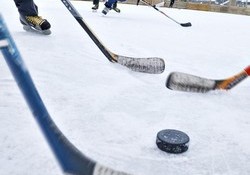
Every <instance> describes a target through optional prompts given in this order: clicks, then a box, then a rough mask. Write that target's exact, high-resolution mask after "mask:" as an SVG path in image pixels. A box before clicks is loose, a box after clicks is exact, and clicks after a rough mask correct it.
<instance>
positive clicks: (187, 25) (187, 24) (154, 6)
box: [141, 0, 192, 27]
mask: <svg viewBox="0 0 250 175" xmlns="http://www.w3.org/2000/svg"><path fill="white" fill-rule="evenodd" d="M141 1H142V2H143V3H144V4H146V5H149V6H151V7H153V8H154V9H155V10H157V11H158V12H160V13H161V14H163V15H164V16H166V17H167V18H169V19H171V20H172V21H174V22H175V23H177V24H179V25H181V26H182V27H190V26H192V24H191V23H190V22H188V23H180V22H178V21H176V20H175V19H173V18H172V17H170V16H168V15H167V14H166V13H164V12H163V11H161V10H159V9H158V8H157V7H156V5H152V4H150V3H149V2H147V1H145V0H141Z"/></svg>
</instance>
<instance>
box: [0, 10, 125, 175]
mask: <svg viewBox="0 0 250 175" xmlns="http://www.w3.org/2000/svg"><path fill="white" fill-rule="evenodd" d="M0 41H1V43H5V44H1V47H0V50H1V51H2V53H3V56H4V58H5V61H6V62H7V64H8V66H9V69H10V70H11V72H12V74H13V76H14V78H15V80H16V82H17V84H18V86H19V89H20V90H21V92H22V94H23V96H24V98H25V100H26V102H27V104H28V105H29V107H30V110H31V111H32V113H33V116H34V118H35V119H36V120H37V122H38V124H39V126H40V128H41V130H42V132H43V134H44V136H45V138H46V139H47V142H48V143H49V145H50V148H51V149H52V151H53V153H54V155H55V157H56V158H57V160H58V162H59V164H60V166H61V168H62V169H63V171H64V172H65V173H67V174H74V175H128V174H127V173H123V172H119V171H116V170H113V169H111V168H108V167H105V166H102V165H100V164H99V163H97V162H95V161H93V160H91V159H90V158H88V157H86V156H85V155H83V154H82V153H81V152H80V151H79V150H78V149H77V148H76V147H75V146H74V145H73V144H72V143H71V142H70V141H69V140H68V139H67V138H66V137H65V136H64V134H63V133H62V132H61V131H60V130H59V128H58V127H57V126H56V124H55V123H54V121H53V120H52V118H51V117H50V115H49V113H48V111H47V109H46V107H45V105H44V103H43V101H42V99H41V98H40V95H39V93H38V91H37V89H36V87H35V85H34V83H33V81H32V78H31V76H30V74H29V72H28V69H27V68H26V67H25V64H24V62H23V60H22V57H21V55H20V53H19V51H18V49H17V47H16V45H15V43H14V40H13V39H12V37H11V35H10V33H9V31H8V29H7V27H6V25H5V23H4V21H3V19H2V17H1V15H0Z"/></svg>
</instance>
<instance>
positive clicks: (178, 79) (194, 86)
mask: <svg viewBox="0 0 250 175" xmlns="http://www.w3.org/2000/svg"><path fill="white" fill-rule="evenodd" d="M248 76H250V66H248V67H246V68H245V69H244V70H243V71H241V72H240V73H238V74H236V75H233V76H232V77H229V78H226V79H222V80H213V79H207V78H203V77H198V76H195V75H191V74H186V73H181V72H172V73H171V74H170V75H169V76H168V78H167V81H166V87H167V88H168V89H171V90H178V91H185V92H199V93H206V92H208V91H211V90H230V89H232V88H233V87H235V86H236V85H237V84H239V83H240V82H241V81H243V80H244V79H246V78H247V77H248Z"/></svg>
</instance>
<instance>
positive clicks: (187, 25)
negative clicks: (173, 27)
mask: <svg viewBox="0 0 250 175" xmlns="http://www.w3.org/2000/svg"><path fill="white" fill-rule="evenodd" d="M180 25H181V26H182V27H191V26H192V24H191V23H190V22H187V23H180Z"/></svg>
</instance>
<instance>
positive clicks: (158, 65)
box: [117, 56, 165, 74]
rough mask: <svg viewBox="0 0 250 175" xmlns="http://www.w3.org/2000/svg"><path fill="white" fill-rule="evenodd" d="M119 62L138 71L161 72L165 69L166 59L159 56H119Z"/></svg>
mask: <svg viewBox="0 0 250 175" xmlns="http://www.w3.org/2000/svg"><path fill="white" fill-rule="evenodd" d="M117 62H118V63H119V64H121V65H123V66H126V67H127V68H129V69H131V70H133V71H136V72H144V73H150V74H160V73H162V72H164V70H165V62H164V60H163V59H161V58H157V57H150V58H131V57H125V56H119V57H118V59H117Z"/></svg>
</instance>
